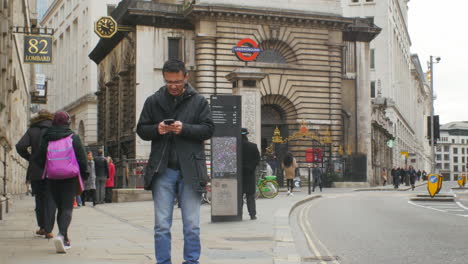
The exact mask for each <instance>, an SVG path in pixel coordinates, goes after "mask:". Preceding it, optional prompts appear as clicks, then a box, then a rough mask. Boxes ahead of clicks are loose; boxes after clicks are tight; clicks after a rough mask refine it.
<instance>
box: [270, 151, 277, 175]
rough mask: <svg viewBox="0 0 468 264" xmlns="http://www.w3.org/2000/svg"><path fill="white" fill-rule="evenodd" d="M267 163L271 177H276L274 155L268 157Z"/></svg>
mask: <svg viewBox="0 0 468 264" xmlns="http://www.w3.org/2000/svg"><path fill="white" fill-rule="evenodd" d="M267 163H268V165H270V167H271V170H272V171H273V174H272V175H277V170H278V159H277V158H276V155H275V154H271V155H269V156H268V160H267Z"/></svg>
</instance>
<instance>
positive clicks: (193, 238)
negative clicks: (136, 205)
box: [152, 169, 201, 264]
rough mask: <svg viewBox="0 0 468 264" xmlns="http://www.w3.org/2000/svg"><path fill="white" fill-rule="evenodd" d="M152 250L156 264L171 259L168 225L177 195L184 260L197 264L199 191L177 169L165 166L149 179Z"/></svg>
mask: <svg viewBox="0 0 468 264" xmlns="http://www.w3.org/2000/svg"><path fill="white" fill-rule="evenodd" d="M152 191H153V201H154V251H155V255H156V263H157V264H172V262H171V226H172V213H173V210H174V200H175V198H176V197H177V198H178V199H179V202H180V206H181V210H182V223H183V232H184V260H185V261H184V263H183V264H199V262H198V259H199V258H200V250H201V246H200V204H201V202H200V201H201V193H199V192H196V191H194V190H193V188H192V186H190V185H187V184H185V183H184V181H183V179H182V175H181V174H180V171H177V170H172V169H166V172H165V173H164V174H163V175H159V176H158V177H157V178H155V179H154V180H153V190H152Z"/></svg>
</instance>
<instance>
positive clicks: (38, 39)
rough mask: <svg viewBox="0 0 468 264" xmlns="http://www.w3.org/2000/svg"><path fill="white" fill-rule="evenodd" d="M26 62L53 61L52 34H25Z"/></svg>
mask: <svg viewBox="0 0 468 264" xmlns="http://www.w3.org/2000/svg"><path fill="white" fill-rule="evenodd" d="M24 62H25V63H52V37H51V36H36V35H27V36H24Z"/></svg>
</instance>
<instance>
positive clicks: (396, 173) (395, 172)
mask: <svg viewBox="0 0 468 264" xmlns="http://www.w3.org/2000/svg"><path fill="white" fill-rule="evenodd" d="M391 175H392V180H393V186H394V187H395V189H398V186H399V185H400V168H397V167H393V169H392V171H391Z"/></svg>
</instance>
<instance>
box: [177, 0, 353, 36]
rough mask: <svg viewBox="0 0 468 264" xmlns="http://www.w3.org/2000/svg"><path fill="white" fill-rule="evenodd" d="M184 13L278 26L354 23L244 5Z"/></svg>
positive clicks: (199, 8)
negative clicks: (245, 6)
mask: <svg viewBox="0 0 468 264" xmlns="http://www.w3.org/2000/svg"><path fill="white" fill-rule="evenodd" d="M184 14H185V16H187V17H191V18H192V19H195V20H198V19H205V20H216V21H220V20H222V21H234V22H238V23H257V24H258V23H268V24H269V25H278V26H297V27H310V28H317V27H326V28H332V29H341V30H344V29H345V28H347V27H348V25H350V24H352V23H353V21H354V19H353V18H346V17H341V16H333V15H324V14H317V13H308V12H299V11H284V10H265V9H254V8H242V7H227V6H213V5H210V6H207V5H192V6H191V7H190V8H187V9H185V10H184Z"/></svg>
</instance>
